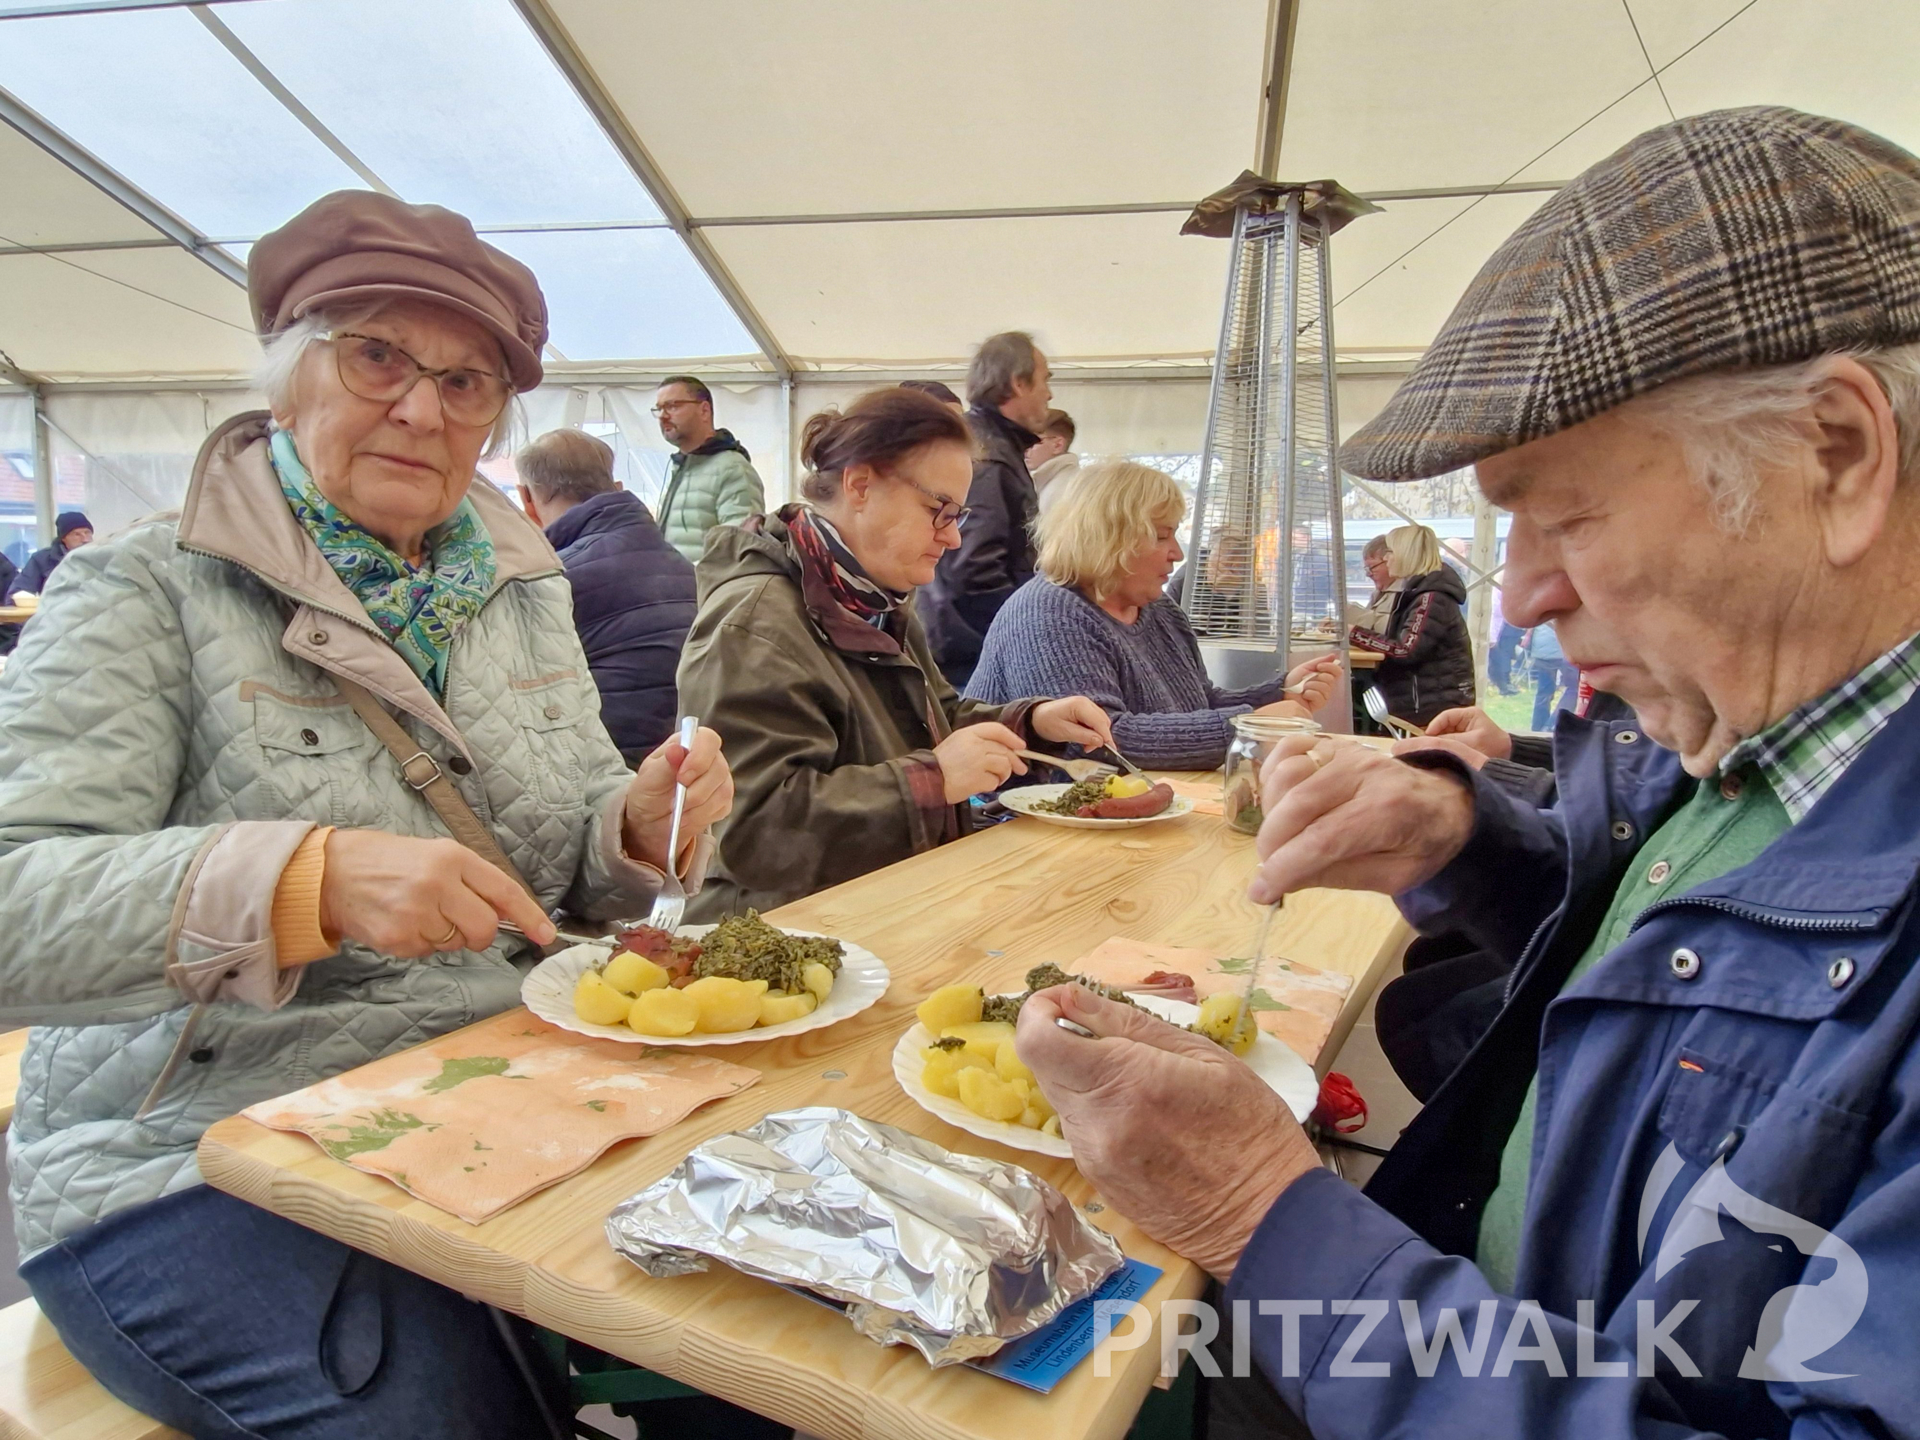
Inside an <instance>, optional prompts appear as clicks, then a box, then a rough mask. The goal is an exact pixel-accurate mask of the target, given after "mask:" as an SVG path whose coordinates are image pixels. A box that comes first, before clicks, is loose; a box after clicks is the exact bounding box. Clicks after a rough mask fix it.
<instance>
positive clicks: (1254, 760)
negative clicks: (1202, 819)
mask: <svg viewBox="0 0 1920 1440" xmlns="http://www.w3.org/2000/svg"><path fill="white" fill-rule="evenodd" d="M1320 733H1321V726H1320V723H1319V722H1318V721H1316V720H1304V719H1301V718H1299V717H1297V716H1293V715H1257V714H1253V713H1251V712H1249V713H1248V714H1245V715H1236V716H1234V717H1233V743H1232V744H1230V745H1228V746H1227V759H1226V763H1225V765H1223V766H1222V767H1221V768H1222V770H1223V772H1224V776H1225V778H1224V779H1223V780H1222V782H1221V785H1222V789H1221V810H1222V812H1223V813H1224V814H1225V816H1226V820H1227V824H1228V825H1229V826H1231V827H1232V828H1233V829H1235V830H1238V831H1240V832H1242V833H1243V834H1247V835H1253V834H1257V833H1258V832H1259V829H1260V819H1261V812H1260V766H1261V763H1262V762H1263V761H1265V760H1266V758H1267V756H1268V755H1269V754H1270V753H1272V750H1273V743H1274V741H1276V740H1279V739H1281V738H1282V737H1284V736H1287V735H1318V734H1320Z"/></svg>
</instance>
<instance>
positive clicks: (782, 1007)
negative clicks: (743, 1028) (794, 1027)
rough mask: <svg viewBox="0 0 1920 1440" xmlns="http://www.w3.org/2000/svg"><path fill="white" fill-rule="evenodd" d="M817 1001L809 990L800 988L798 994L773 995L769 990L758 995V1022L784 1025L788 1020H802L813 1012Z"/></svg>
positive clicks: (817, 1003)
mask: <svg viewBox="0 0 1920 1440" xmlns="http://www.w3.org/2000/svg"><path fill="white" fill-rule="evenodd" d="M819 1003H820V1002H819V1001H818V1000H816V999H814V998H813V992H812V991H811V990H802V991H801V992H800V993H799V994H798V995H774V994H772V993H771V992H769V993H768V994H765V995H762V996H761V997H760V1023H761V1024H762V1025H784V1024H786V1023H787V1021H789V1020H803V1019H805V1018H806V1017H807V1016H809V1015H811V1014H812V1013H813V1012H814V1008H815V1007H816V1006H817V1005H819Z"/></svg>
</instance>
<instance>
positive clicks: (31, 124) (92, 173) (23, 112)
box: [0, 90, 247, 289]
mask: <svg viewBox="0 0 1920 1440" xmlns="http://www.w3.org/2000/svg"><path fill="white" fill-rule="evenodd" d="M0 121H5V122H6V123H7V124H9V125H11V126H12V127H13V128H14V129H16V130H18V131H19V132H20V133H21V134H22V135H24V136H26V137H27V139H29V140H31V141H32V142H33V143H34V144H35V145H38V146H39V147H40V148H41V149H42V150H44V151H46V152H47V153H48V154H49V155H51V156H53V158H54V159H56V160H58V161H59V162H60V163H61V164H62V165H65V166H66V167H67V168H68V169H69V170H71V171H73V172H74V173H75V174H76V175H78V176H79V177H80V178H81V179H83V180H85V181H87V182H88V183H90V184H92V185H94V186H95V187H97V188H98V189H100V190H102V191H104V192H105V193H106V194H107V195H108V196H109V197H110V198H112V199H113V200H116V201H118V202H119V203H120V204H121V205H123V206H125V207H126V208H127V209H128V210H131V211H132V212H133V213H134V214H135V215H137V216H139V217H140V218H141V219H142V220H144V221H146V222H147V224H149V225H151V226H152V227H153V228H154V229H156V230H158V231H159V232H160V233H161V234H162V235H164V236H166V237H167V239H169V240H171V241H172V242H173V243H174V244H176V245H178V246H179V247H180V248H181V249H182V250H185V251H186V252H187V253H188V254H189V255H191V256H193V258H194V259H196V260H198V261H200V262H201V263H202V264H203V265H205V266H206V267H207V268H208V269H210V270H212V271H214V272H216V273H217V274H219V275H221V276H223V277H225V278H226V279H228V280H231V281H232V282H233V283H234V284H236V285H238V286H240V287H241V288H242V289H245V288H246V284H247V267H246V266H244V265H242V264H241V263H240V262H239V261H238V260H236V259H234V258H233V256H231V255H229V254H228V253H227V252H226V251H224V250H222V249H221V248H220V247H219V246H218V245H216V244H214V243H213V241H211V240H209V239H208V238H207V237H206V236H204V235H202V234H201V233H200V232H199V231H198V230H196V229H194V228H193V227H192V226H191V225H189V224H188V223H187V222H186V221H184V220H182V219H181V218H180V217H179V216H178V215H176V214H174V213H173V211H171V210H169V209H167V207H166V206H164V205H162V204H161V203H160V202H159V201H158V200H156V199H154V198H153V197H152V196H151V195H149V194H147V192H146V191H144V190H142V189H140V188H139V187H138V186H137V185H135V184H134V183H133V182H132V181H131V180H128V179H127V178H126V177H125V176H124V175H122V174H120V172H119V171H117V170H114V169H111V168H110V167H109V166H107V165H106V164H104V163H103V162H102V161H101V160H99V159H98V158H97V157H96V156H95V155H94V154H93V152H92V151H90V150H86V149H83V148H82V147H81V146H79V145H76V144H75V143H74V142H73V141H72V140H70V139H69V138H68V137H67V136H66V134H65V133H64V132H62V131H60V130H57V129H55V128H54V127H53V126H52V125H49V124H48V123H47V122H46V121H45V120H44V119H42V118H41V117H40V115H39V114H37V113H36V112H34V111H32V110H29V109H28V108H27V107H26V106H25V105H22V104H21V103H20V102H19V101H18V100H16V99H14V98H13V96H12V95H10V94H8V93H7V92H6V91H5V90H0Z"/></svg>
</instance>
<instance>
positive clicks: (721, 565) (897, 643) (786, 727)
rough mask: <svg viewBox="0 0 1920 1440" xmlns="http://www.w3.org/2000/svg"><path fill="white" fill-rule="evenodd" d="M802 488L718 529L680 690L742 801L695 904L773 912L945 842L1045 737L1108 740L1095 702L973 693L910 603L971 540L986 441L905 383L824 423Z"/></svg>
mask: <svg viewBox="0 0 1920 1440" xmlns="http://www.w3.org/2000/svg"><path fill="white" fill-rule="evenodd" d="M800 458H801V460H802V461H803V462H804V463H805V465H806V468H807V475H806V478H805V480H804V481H803V482H802V484H801V492H800V493H801V495H802V496H803V497H804V502H805V503H803V504H799V505H788V506H785V507H784V508H782V509H781V510H780V511H779V513H778V514H775V515H769V516H764V517H758V518H756V519H754V520H750V521H748V522H747V524H746V525H744V526H742V527H741V528H740V529H738V530H730V531H724V532H720V533H719V534H717V535H716V536H715V537H714V539H713V541H712V543H711V544H710V546H709V548H708V550H707V553H706V556H705V558H704V559H702V560H701V562H700V565H699V569H698V571H697V574H698V578H699V582H700V609H699V613H698V614H697V615H696V616H695V617H694V622H693V630H692V632H691V633H690V634H689V635H688V636H687V647H686V650H685V652H684V654H683V655H682V657H681V661H680V674H679V683H680V698H681V704H682V706H683V707H684V708H685V709H686V710H687V711H688V713H690V714H694V715H699V716H701V717H702V718H703V719H704V720H705V721H706V723H707V724H709V725H711V726H712V727H713V728H714V729H715V730H717V731H719V732H720V736H721V739H722V742H723V743H724V745H725V747H726V753H727V756H728V758H729V760H730V761H731V762H732V766H733V779H734V787H735V788H734V801H733V814H732V817H731V819H730V820H729V821H728V822H727V824H726V825H725V827H724V828H723V829H722V830H721V831H720V832H719V843H720V853H719V862H718V866H717V869H716V870H715V871H713V872H710V873H709V876H708V879H707V883H706V888H705V889H703V890H702V891H701V892H700V894H699V895H698V896H696V897H695V898H694V901H693V903H692V904H691V905H690V906H689V908H688V911H687V913H688V916H689V918H692V919H707V918H712V917H715V916H720V915H725V914H728V913H731V912H734V911H737V910H739V909H741V908H742V907H744V906H747V905H752V906H755V907H756V908H760V909H766V908H769V907H771V906H774V905H781V904H784V903H786V902H787V901H789V900H797V899H799V898H800V897H801V896H803V895H809V894H811V893H813V892H814V891H815V890H819V889H823V888H825V887H826V886H828V885H834V884H838V883H839V882H840V881H842V880H851V879H852V878H854V877H855V876H856V875H864V874H866V873H867V872H868V871H870V870H877V869H879V868H880V867H881V866H883V865H890V864H892V863H893V862H894V861H896V860H904V859H906V858H907V857H908V856H909V855H914V854H917V853H918V852H920V851H922V850H928V849H931V848H932V847H933V846H935V845H939V844H941V843H943V842H944V841H947V840H951V839H954V838H956V837H957V836H959V835H961V834H964V833H965V832H966V831H967V829H968V828H969V827H970V822H969V819H968V811H967V805H966V801H967V799H968V797H970V796H972V795H975V794H978V793H979V792H981V791H984V790H992V789H995V788H997V787H998V786H999V785H1001V784H1002V783H1003V782H1004V781H1005V780H1006V779H1007V777H1008V776H1009V775H1014V774H1019V773H1022V772H1024V770H1025V769H1026V766H1025V765H1024V764H1023V763H1022V762H1021V761H1020V760H1019V758H1018V757H1017V756H1016V755H1015V753H1014V752H1015V751H1016V750H1019V749H1021V748H1023V747H1030V746H1031V745H1032V743H1033V742H1034V741H1036V740H1041V741H1052V742H1055V743H1061V744H1065V743H1076V744H1081V745H1104V744H1107V743H1109V742H1110V741H1111V740H1112V738H1113V734H1112V731H1111V729H1110V728H1109V726H1108V721H1107V717H1106V714H1105V712H1103V711H1102V710H1101V709H1100V707H1099V706H1097V705H1095V704H1094V703H1093V702H1092V701H1090V700H1087V699H1085V698H1083V697H1079V696H1075V697H1073V698H1071V699H1066V700H1049V699H1041V698H1025V699H1017V700H1014V701H1013V702H1012V703H1010V704H1005V705H988V704H983V703H981V702H979V701H974V700H962V699H960V698H959V697H958V696H956V695H955V694H954V692H953V687H952V686H951V685H949V684H948V683H947V681H946V679H945V677H943V676H942V675H941V673H940V670H939V667H938V666H936V665H935V664H934V660H933V655H932V652H931V651H930V650H929V649H928V648H927V637H926V633H925V632H924V631H923V630H922V629H921V627H920V621H919V619H918V618H917V617H916V616H915V615H914V612H913V607H912V606H911V605H910V604H909V603H908V601H909V599H910V598H911V596H912V594H913V591H914V589H915V588H916V587H917V586H920V585H924V584H926V583H927V581H928V580H929V579H931V578H932V576H933V569H934V565H935V564H936V563H937V562H938V561H939V559H940V557H941V556H942V555H943V554H945V553H946V552H947V551H949V550H951V549H953V548H954V547H955V546H957V545H958V544H959V543H960V520H961V517H962V516H964V515H965V514H966V513H967V511H966V505H965V501H966V496H967V486H968V484H969V483H970V481H971V478H972V439H971V437H970V436H969V434H968V432H967V427H966V425H965V423H964V422H963V421H962V420H961V419H960V417H959V416H958V415H956V414H955V413H954V412H953V411H952V410H950V409H948V408H947V407H946V406H945V405H942V404H940V402H939V401H937V400H934V399H931V398H929V397H928V396H926V395H924V394H921V393H919V392H917V391H913V390H908V389H903V388H901V387H898V386H895V387H892V388H889V389H885V390H874V391H871V392H869V393H868V394H866V395H863V396H861V397H860V398H859V399H858V400H856V401H854V403H853V404H852V405H851V406H849V407H848V409H847V411H846V413H845V414H841V413H839V412H837V411H834V410H827V411H824V412H822V413H821V414H818V415H815V416H814V417H813V418H812V419H810V420H809V421H807V424H806V429H805V431H804V434H803V437H802V441H801V447H800Z"/></svg>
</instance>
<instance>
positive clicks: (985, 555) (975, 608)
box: [914, 405, 1040, 690]
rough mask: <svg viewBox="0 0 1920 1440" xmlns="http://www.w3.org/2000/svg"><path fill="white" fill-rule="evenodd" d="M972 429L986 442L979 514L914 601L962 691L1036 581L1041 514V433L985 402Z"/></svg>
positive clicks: (974, 490) (974, 498)
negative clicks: (1033, 461)
mask: <svg viewBox="0 0 1920 1440" xmlns="http://www.w3.org/2000/svg"><path fill="white" fill-rule="evenodd" d="M967 426H968V428H969V429H971V430H972V431H973V438H974V441H975V443H976V444H977V445H978V446H979V457H978V458H977V459H976V460H975V461H974V462H973V484H972V485H971V486H970V487H969V488H968V490H967V506H968V508H969V509H970V510H971V511H972V513H971V514H970V515H968V516H967V518H966V520H965V522H964V523H962V525H961V526H960V548H959V549H958V550H949V551H948V552H947V553H946V554H945V555H943V556H941V557H940V565H939V568H938V569H937V570H935V571H934V576H933V580H932V583H930V584H928V585H924V586H922V587H921V589H920V593H919V595H918V596H917V597H916V598H915V600H914V604H915V605H916V606H917V607H918V608H919V612H920V623H921V624H922V625H924V626H925V627H926V630H927V643H928V644H929V645H931V646H932V647H933V657H934V659H935V660H937V661H939V662H940V670H941V673H942V674H944V675H945V676H946V677H947V679H948V680H950V681H952V682H953V686H954V688H955V689H956V690H958V689H964V688H965V686H966V683H967V680H968V679H969V678H970V677H971V676H972V674H973V667H974V666H975V665H976V664H978V663H979V660H980V645H981V642H982V641H983V640H985V639H986V635H987V627H988V626H989V625H991V624H992V623H993V617H994V616H995V615H997V614H999V613H1000V607H1001V606H1002V605H1004V604H1006V603H1007V600H1008V599H1009V598H1010V597H1011V596H1012V594H1013V592H1014V591H1016V590H1018V589H1019V588H1020V587H1021V586H1022V585H1024V584H1026V583H1027V581H1029V580H1031V579H1032V578H1033V558H1034V557H1033V536H1032V533H1031V531H1030V528H1029V527H1031V526H1032V524H1033V518H1034V516H1036V515H1037V514H1039V513H1040V499H1039V496H1038V495H1036V494H1035V493H1034V488H1033V477H1032V476H1031V475H1030V474H1028V473H1027V451H1028V450H1029V449H1031V448H1032V447H1033V445H1034V444H1035V443H1036V442H1037V441H1038V440H1039V437H1038V436H1037V435H1035V434H1034V433H1033V432H1032V431H1031V430H1028V429H1027V428H1026V427H1024V426H1021V425H1016V424H1014V423H1013V421H1011V420H1009V419H1007V417H1006V416H1004V415H1002V414H1001V413H1000V412H999V411H998V410H987V409H983V408H982V407H980V406H977V405H976V406H975V407H974V408H973V409H971V410H969V411H968V412H967Z"/></svg>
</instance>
